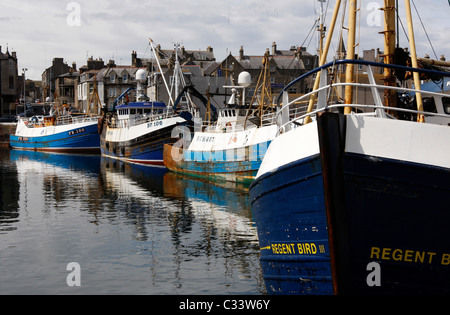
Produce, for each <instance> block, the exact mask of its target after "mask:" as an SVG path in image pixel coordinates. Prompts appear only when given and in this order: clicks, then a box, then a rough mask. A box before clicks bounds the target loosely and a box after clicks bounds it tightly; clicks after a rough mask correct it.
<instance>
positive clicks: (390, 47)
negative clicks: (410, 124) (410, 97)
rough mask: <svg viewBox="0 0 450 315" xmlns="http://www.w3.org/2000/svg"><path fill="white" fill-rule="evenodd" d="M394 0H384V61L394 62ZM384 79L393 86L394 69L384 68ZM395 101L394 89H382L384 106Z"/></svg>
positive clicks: (387, 84) (394, 82)
mask: <svg viewBox="0 0 450 315" xmlns="http://www.w3.org/2000/svg"><path fill="white" fill-rule="evenodd" d="M395 1H396V0H384V8H383V9H382V10H383V11H384V32H382V33H384V63H385V64H394V63H395V60H394V55H395V33H396V32H395ZM384 77H385V78H384V80H385V85H386V86H395V85H396V82H397V81H396V78H395V75H394V71H393V70H392V69H389V68H385V69H384ZM396 102H397V97H396V93H395V91H394V90H390V89H385V90H384V104H385V106H389V107H395V106H396Z"/></svg>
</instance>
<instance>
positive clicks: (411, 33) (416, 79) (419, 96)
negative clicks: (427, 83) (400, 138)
mask: <svg viewBox="0 0 450 315" xmlns="http://www.w3.org/2000/svg"><path fill="white" fill-rule="evenodd" d="M405 10H406V19H407V21H408V35H409V46H410V49H411V65H412V67H413V68H418V64H417V52H416V41H415V38H414V26H413V21H412V15H411V3H410V0H405ZM413 77H414V87H415V89H416V90H420V77H419V73H418V72H413ZM416 101H417V110H418V111H423V100H422V94H421V93H416ZM417 121H418V122H425V117H424V116H423V114H419V115H417Z"/></svg>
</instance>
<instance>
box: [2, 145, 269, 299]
mask: <svg viewBox="0 0 450 315" xmlns="http://www.w3.org/2000/svg"><path fill="white" fill-rule="evenodd" d="M8 170H9V171H8ZM11 170H14V171H11ZM0 172H1V175H2V179H3V180H2V181H1V185H2V187H1V188H2V190H3V189H5V187H6V186H8V183H10V184H9V185H10V187H12V188H11V190H13V188H14V190H15V191H17V192H18V193H16V194H15V195H11V196H10V197H8V198H9V199H5V198H4V197H2V198H1V199H2V200H0V201H1V202H0V205H2V208H1V209H0V214H1V216H0V244H2V245H1V247H0V251H1V255H2V269H4V273H3V276H2V282H3V284H4V285H3V286H2V287H1V288H0V293H8V294H10V293H11V294H14V293H19V294H24V293H25V294H33V293H37V292H39V293H41V294H54V293H58V294H60V293H63V294H66V293H74V292H76V293H80V294H92V293H93V294H98V293H103V294H264V293H265V287H264V283H263V279H262V274H261V270H260V264H259V246H258V239H257V233H256V227H255V226H254V223H253V220H252V214H251V209H250V205H249V201H248V198H247V191H239V190H236V189H234V190H233V189H229V188H226V187H217V186H214V185H211V184H209V183H207V182H202V181H198V180H193V179H191V178H185V177H183V176H180V175H175V174H172V173H169V172H167V171H166V169H165V168H151V167H146V166H140V165H134V164H129V163H124V162H121V161H119V160H115V159H110V158H107V157H100V156H92V155H90V156H88V155H86V156H85V155H63V154H49V153H40V152H22V151H11V153H10V156H9V157H8V156H6V155H1V156H0ZM14 183H15V184H14ZM3 186H5V187H3ZM6 204H7V205H6ZM14 204H15V205H16V206H15V207H12V208H14V209H15V210H14V211H10V213H9V217H8V218H5V217H4V215H5V213H6V214H7V215H8V213H7V212H6V211H5V209H7V208H11V207H10V205H14ZM12 208H11V209H12ZM18 261H20V263H18ZM70 262H77V263H79V264H80V266H81V281H82V282H81V286H80V287H77V288H71V287H69V286H68V285H67V283H66V277H67V275H68V273H69V272H68V271H66V266H67V264H68V263H70ZM55 270H56V271H55ZM2 290H5V291H2ZM6 291H7V292H6Z"/></svg>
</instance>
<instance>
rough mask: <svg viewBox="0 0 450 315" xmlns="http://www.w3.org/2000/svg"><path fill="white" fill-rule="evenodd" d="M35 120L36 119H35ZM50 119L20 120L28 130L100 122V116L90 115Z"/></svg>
mask: <svg viewBox="0 0 450 315" xmlns="http://www.w3.org/2000/svg"><path fill="white" fill-rule="evenodd" d="M35 117H36V118H35ZM33 118H35V119H33ZM45 118H47V119H45ZM49 118H50V117H43V119H39V118H38V117H37V116H33V117H31V118H29V117H21V118H19V119H20V120H21V121H22V122H25V125H26V126H27V127H28V128H42V127H49V126H63V125H70V124H74V123H87V122H98V118H99V116H90V115H80V116H72V115H64V116H57V117H56V118H54V119H49Z"/></svg>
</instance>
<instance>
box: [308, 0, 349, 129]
mask: <svg viewBox="0 0 450 315" xmlns="http://www.w3.org/2000/svg"><path fill="white" fill-rule="evenodd" d="M340 7H341V0H337V1H336V5H335V7H334V12H333V17H332V19H331V23H330V29H329V31H328V35H327V39H326V41H325V46H324V48H323V51H322V53H321V55H320V60H319V67H322V66H323V65H324V64H325V62H326V61H327V55H328V50H329V49H330V45H331V39H332V38H333V33H334V27H335V26H336V20H337V17H338V15H339V10H340ZM319 84H320V72H317V76H316V80H315V82H314V87H313V91H315V90H317V89H318V88H319ZM316 98H317V95H316V94H313V95H311V98H310V99H309V104H308V110H307V113H311V112H312V110H313V107H314V103H315V101H316ZM311 121H312V120H311V116H306V118H305V124H308V123H310V122H311Z"/></svg>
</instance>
